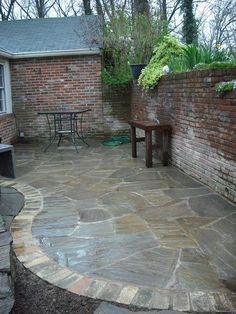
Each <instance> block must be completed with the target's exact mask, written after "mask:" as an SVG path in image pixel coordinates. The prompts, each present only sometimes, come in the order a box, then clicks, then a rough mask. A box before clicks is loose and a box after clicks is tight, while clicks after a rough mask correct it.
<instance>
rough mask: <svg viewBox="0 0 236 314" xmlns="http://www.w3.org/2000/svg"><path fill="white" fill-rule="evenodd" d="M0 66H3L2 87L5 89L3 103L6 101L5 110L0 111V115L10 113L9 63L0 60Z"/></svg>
mask: <svg viewBox="0 0 236 314" xmlns="http://www.w3.org/2000/svg"><path fill="white" fill-rule="evenodd" d="M0 64H1V65H2V66H3V71H4V87H5V101H6V110H5V111H0V114H3V113H12V94H11V74H10V65H9V61H8V60H4V59H0Z"/></svg>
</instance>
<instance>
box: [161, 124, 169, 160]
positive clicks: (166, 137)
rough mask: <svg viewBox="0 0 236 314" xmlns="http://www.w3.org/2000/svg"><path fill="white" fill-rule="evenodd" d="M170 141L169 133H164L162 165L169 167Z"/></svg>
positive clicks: (166, 131)
mask: <svg viewBox="0 0 236 314" xmlns="http://www.w3.org/2000/svg"><path fill="white" fill-rule="evenodd" d="M168 140H169V131H168V130H163V131H162V154H161V155H162V164H163V166H168V157H169V156H168Z"/></svg>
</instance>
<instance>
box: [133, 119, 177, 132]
mask: <svg viewBox="0 0 236 314" xmlns="http://www.w3.org/2000/svg"><path fill="white" fill-rule="evenodd" d="M158 122H159V123H158ZM158 122H157V121H150V120H129V121H128V123H129V125H130V126H133V127H137V128H139V129H143V130H146V131H148V130H158V129H170V128H171V124H170V122H169V121H164V120H161V121H158Z"/></svg>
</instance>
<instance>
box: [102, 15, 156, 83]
mask: <svg viewBox="0 0 236 314" xmlns="http://www.w3.org/2000/svg"><path fill="white" fill-rule="evenodd" d="M160 23H162V22H160V20H159V19H158V18H155V17H154V16H152V17H150V16H146V15H142V14H138V15H136V16H135V17H134V19H133V20H131V19H130V17H129V16H128V15H126V14H124V13H122V12H118V14H117V16H115V17H112V18H111V19H110V21H109V22H108V23H107V24H106V26H105V29H104V50H103V51H104V52H103V56H104V69H103V71H102V80H103V82H104V83H105V84H123V83H126V82H127V81H129V80H131V71H130V64H134V63H135V64H136V63H148V61H149V60H150V58H151V55H152V51H153V48H154V45H155V43H156V42H157V40H158V39H159V34H160V32H159V30H160V29H162V28H161V27H160Z"/></svg>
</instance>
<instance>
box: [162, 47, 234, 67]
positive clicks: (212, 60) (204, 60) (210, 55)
mask: <svg viewBox="0 0 236 314" xmlns="http://www.w3.org/2000/svg"><path fill="white" fill-rule="evenodd" d="M183 49H184V53H183V55H181V56H180V57H175V58H172V59H171V60H170V61H169V63H168V66H169V68H170V70H171V71H172V72H183V71H188V70H192V69H198V68H204V65H203V64H206V66H205V68H208V66H207V64H212V66H213V67H214V66H216V67H220V66H222V67H224V64H225V65H226V66H227V64H226V63H225V62H230V61H229V60H230V56H229V53H228V51H227V50H224V49H217V48H215V49H212V48H210V47H208V46H199V47H197V46H195V45H186V46H185V47H184V48H183ZM220 63H221V65H220ZM198 64H200V66H199V67H198Z"/></svg>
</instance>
